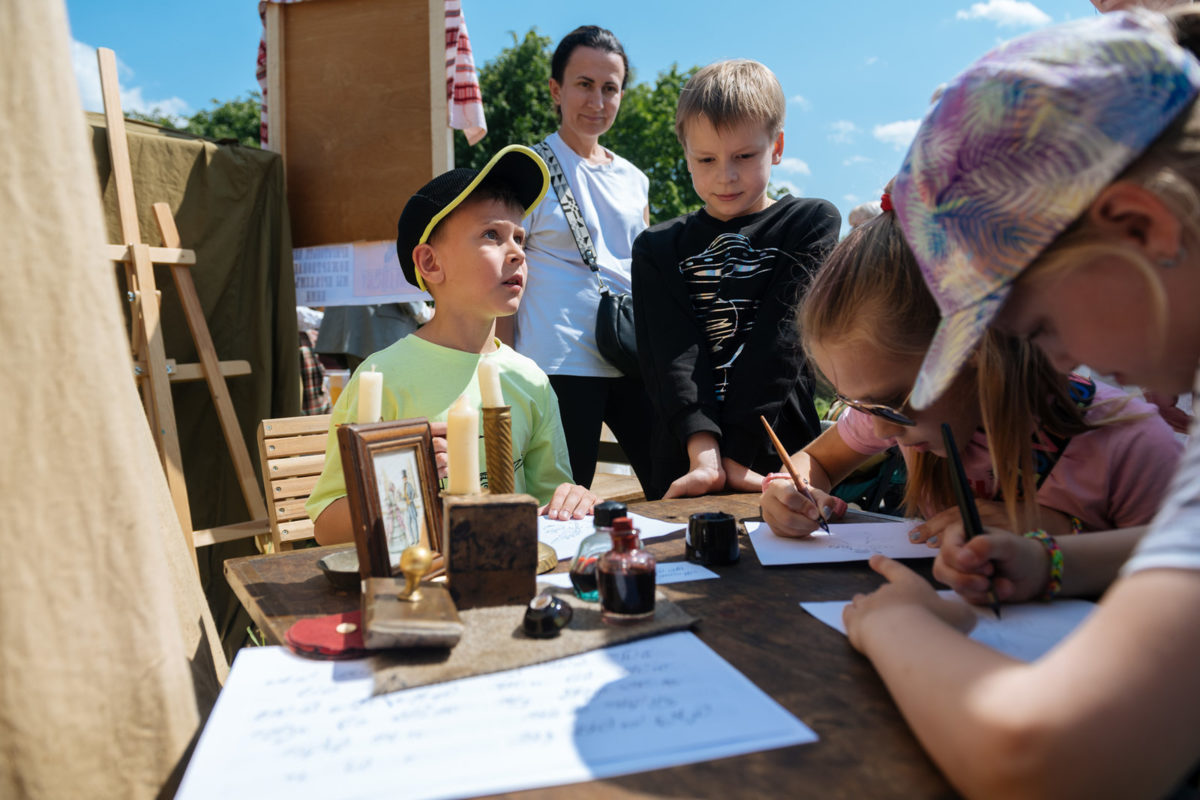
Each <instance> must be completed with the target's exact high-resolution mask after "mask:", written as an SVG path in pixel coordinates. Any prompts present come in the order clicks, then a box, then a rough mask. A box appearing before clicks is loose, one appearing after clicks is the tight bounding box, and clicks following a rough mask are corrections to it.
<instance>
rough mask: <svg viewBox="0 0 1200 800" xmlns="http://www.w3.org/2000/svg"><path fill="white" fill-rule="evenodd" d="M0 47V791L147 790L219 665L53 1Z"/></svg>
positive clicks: (22, 7) (180, 752)
mask: <svg viewBox="0 0 1200 800" xmlns="http://www.w3.org/2000/svg"><path fill="white" fill-rule="evenodd" d="M0 41H3V42H4V43H5V46H4V48H3V49H0V86H2V88H3V91H0V139H2V141H3V142H4V147H3V148H0V186H3V191H0V240H2V241H3V242H4V247H5V281H4V291H3V292H0V341H3V343H4V345H5V348H6V355H7V363H8V365H9V379H8V381H7V382H6V384H5V393H4V399H3V401H2V403H3V413H0V441H3V442H4V444H5V449H6V452H7V453H8V458H6V459H5V461H4V462H3V464H2V465H0V497H3V498H4V514H3V516H2V517H0V546H3V551H4V556H3V563H4V577H3V580H0V633H2V635H0V731H3V734H2V735H0V797H5V798H10V797H11V798H62V797H89V798H150V797H155V796H157V795H158V794H159V792H160V791H161V790H162V787H163V786H164V784H167V783H169V780H170V778H171V776H172V774H173V771H174V770H176V768H177V767H178V766H179V764H180V762H181V759H182V757H183V756H184V754H185V752H186V750H187V747H188V745H189V743H190V742H191V741H192V739H193V737H194V735H195V734H196V732H197V730H198V728H199V726H200V725H201V723H202V721H203V720H204V718H205V717H206V715H207V713H208V710H209V709H210V708H211V705H212V703H213V702H214V700H215V697H216V693H217V691H218V689H219V685H220V684H219V682H220V681H221V680H223V679H224V676H225V674H226V673H227V666H226V664H225V661H224V658H223V656H222V654H221V652H220V650H219V648H217V647H215V645H216V632H215V630H214V627H213V624H212V619H211V617H210V616H209V614H208V610H207V607H206V605H205V603H204V598H203V596H202V594H201V589H200V584H199V581H198V580H197V578H196V574H195V570H194V568H193V567H192V563H191V559H190V557H189V555H188V551H187V545H186V543H185V541H184V539H183V534H182V532H181V531H180V529H179V524H178V522H177V521H176V517H175V514H174V511H173V509H172V507H171V501H170V497H169V495H168V492H167V486H166V481H165V478H164V477H163V472H162V467H161V465H160V464H159V462H158V457H157V453H156V451H155V448H154V444H153V442H152V441H151V438H150V435H149V431H148V429H147V426H146V419H145V416H144V414H143V412H142V408H141V405H140V403H139V401H138V397H137V394H136V391H135V388H134V384H133V381H132V380H131V379H130V372H129V345H128V339H127V334H126V331H125V329H124V326H123V325H122V320H121V311H120V308H119V305H118V300H117V297H118V295H117V287H116V282H115V281H114V278H113V269H112V265H111V263H110V262H107V261H105V259H104V257H103V255H102V254H101V252H100V250H99V245H101V244H103V243H104V241H105V239H106V234H105V229H104V224H103V219H102V215H101V210H100V196H99V192H98V190H97V184H96V171H95V165H94V163H93V162H92V158H91V155H90V153H89V149H88V132H87V128H86V126H85V123H84V117H83V114H82V112H81V110H80V102H79V96H78V90H77V89H76V85H75V80H74V76H73V74H72V70H71V50H70V37H69V34H68V30H67V19H66V11H65V8H64V7H63V3H62V2H61V0H54V1H53V2H15V3H0ZM293 321H294V312H293Z"/></svg>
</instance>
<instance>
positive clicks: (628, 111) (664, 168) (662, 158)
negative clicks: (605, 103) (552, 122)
mask: <svg viewBox="0 0 1200 800" xmlns="http://www.w3.org/2000/svg"><path fill="white" fill-rule="evenodd" d="M695 71H696V67H692V68H691V69H689V70H686V71H683V72H681V71H680V69H679V65H678V64H672V65H671V68H670V69H669V70H667V71H666V72H660V73H659V75H658V80H657V81H656V82H655V84H654V86H650V85H649V84H647V83H639V84H637V85H636V86H631V87H630V88H628V89H626V90H625V97H624V98H623V99H622V100H621V111H620V114H619V115H618V116H617V122H616V124H615V125H613V126H612V128H611V129H610V130H609V132H608V133H606V134H605V135H604V136H602V137H601V138H600V143H601V144H603V145H604V146H605V147H607V148H608V149H610V150H612V151H613V152H614V153H620V154H621V155H622V156H624V157H625V158H627V159H629V160H630V161H632V162H633V163H634V164H636V165H637V167H638V168H639V169H641V170H642V171H643V172H645V173H646V177H648V178H649V179H650V222H651V224H654V223H656V222H662V221H664V220H668V219H672V218H674V217H677V216H679V215H680V214H685V213H687V212H688V211H691V210H693V209H695V208H699V206H700V198H698V197H697V196H696V192H695V191H694V190H693V189H692V176H691V175H690V174H689V173H688V170H687V160H686V159H685V158H684V155H683V147H682V146H681V145H680V144H679V139H677V138H676V137H675V106H677V105H678V104H679V92H680V90H681V89H683V85H684V84H685V83H687V80H688V78H690V77H691V76H692V73H694V72H695Z"/></svg>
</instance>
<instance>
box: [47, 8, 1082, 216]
mask: <svg viewBox="0 0 1200 800" xmlns="http://www.w3.org/2000/svg"><path fill="white" fill-rule="evenodd" d="M323 1H324V2H333V1H334V0H323ZM384 1H386V0H380V2H384ZM418 2H423V0H418ZM66 6H67V16H68V19H69V22H70V26H71V33H72V38H73V40H74V41H73V44H72V59H73V61H74V64H75V70H76V74H77V76H79V79H80V87H81V94H82V97H83V102H84V106H85V107H86V108H88V109H89V110H99V109H100V93H99V80H98V78H97V77H96V67H95V63H96V62H95V48H96V47H98V46H103V47H109V48H112V49H113V50H114V51H116V54H117V59H118V63H119V65H120V78H121V93H122V101H123V104H124V105H125V107H126V108H135V109H140V110H149V109H151V108H154V107H158V108H160V109H161V110H162V111H164V112H166V113H173V114H180V115H188V114H191V113H193V112H195V111H197V110H200V109H203V108H208V107H209V106H210V105H211V101H212V100H213V99H214V98H217V99H220V100H222V101H224V100H228V99H232V98H234V97H237V96H239V95H244V94H245V93H246V92H247V91H249V90H251V89H254V88H257V83H256V81H255V78H254V64H255V56H256V52H257V47H258V40H259V36H260V35H261V30H262V29H261V24H260V22H259V17H258V4H257V2H256V0H205V2H202V3H196V2H191V3H184V2H180V0H167V2H163V3H155V4H153V5H151V6H149V7H147V6H146V5H145V4H144V3H142V2H135V0H105V1H104V2H100V0H67V4H66ZM463 6H464V11H465V14H466V21H467V28H468V31H469V33H470V36H471V43H472V47H473V49H474V52H475V59H476V64H477V65H480V66H481V65H482V64H484V63H485V62H487V61H488V60H490V59H491V58H493V57H494V56H495V55H496V54H497V53H499V52H500V51H501V50H502V49H503V48H505V47H507V46H509V45H511V44H512V42H513V36H514V34H515V35H518V36H523V35H524V34H525V32H526V31H528V30H529V29H530V28H533V27H536V28H537V30H538V32H539V33H541V34H543V35H546V36H550V37H551V38H552V39H554V40H555V41H557V40H558V39H559V38H561V37H562V36H563V35H564V34H566V33H567V32H568V31H570V30H571V29H572V28H574V27H575V26H577V25H582V24H597V25H602V26H604V27H607V28H610V29H612V31H613V32H614V33H616V34H617V36H618V37H619V38H620V39H621V41H622V42H623V44H624V45H625V49H626V51H627V52H628V54H629V59H630V63H631V64H632V67H633V70H634V73H635V75H634V78H635V80H638V81H644V80H651V81H652V80H653V79H654V77H655V76H656V75H657V74H658V73H659V72H660V71H662V70H665V69H669V68H670V66H671V64H673V63H677V64H679V65H680V66H681V67H690V66H693V65H703V64H707V63H709V62H712V61H716V60H718V59H722V58H754V59H757V60H759V61H762V62H763V63H765V64H766V65H767V66H769V67H771V69H773V70H774V71H775V73H776V75H778V76H779V80H780V82H781V83H782V85H783V89H784V92H785V93H786V94H787V96H788V98H789V103H788V118H787V126H786V128H785V147H784V161H783V163H782V164H780V165H779V166H778V167H776V168H775V171H774V173H773V175H772V181H773V182H774V183H775V184H777V185H786V186H788V187H790V188H792V189H793V191H794V192H796V193H799V194H803V195H806V196H810V197H823V198H826V199H828V200H830V201H832V202H833V203H834V204H836V205H837V206H838V208H839V209H841V211H842V216H843V218H844V217H845V216H846V214H847V213H848V212H849V211H850V209H851V208H853V207H854V206H855V205H856V204H858V203H859V202H862V201H864V200H870V199H877V197H878V194H879V190H880V188H881V187H882V186H883V185H884V184H885V183H886V182H887V180H888V179H889V177H890V176H891V174H892V173H893V172H894V171H895V169H896V168H897V167H898V166H899V163H900V160H901V159H902V158H903V155H904V150H905V149H906V147H907V145H908V142H909V140H910V139H911V136H912V132H913V130H914V129H915V127H916V124H917V121H918V120H919V119H920V117H921V115H922V113H923V112H924V109H925V107H926V105H927V103H928V101H929V97H930V95H931V94H932V92H933V90H934V89H935V88H936V87H937V85H938V84H939V83H941V82H943V81H945V80H947V79H948V78H951V77H953V76H954V75H955V74H956V73H957V72H959V71H960V70H961V69H962V68H963V67H964V66H966V65H967V64H968V63H970V62H971V61H972V60H973V59H975V58H977V57H978V56H980V55H982V54H983V53H984V52H986V51H987V50H988V49H990V48H991V47H993V46H994V45H995V44H996V43H998V42H1000V41H1003V40H1005V39H1009V38H1012V37H1013V36H1017V35H1019V34H1021V33H1024V32H1026V31H1029V30H1032V29H1034V28H1037V27H1041V26H1043V25H1046V24H1051V23H1053V22H1060V21H1064V20H1067V19H1077V18H1080V17H1089V16H1093V15H1094V14H1095V13H1096V12H1095V11H1094V10H1093V8H1092V6H1091V4H1090V3H1088V2H1087V0H1034V1H1033V2H1027V1H1026V0H983V1H982V2H971V1H970V0H921V2H913V3H904V2H897V0H857V2H855V1H852V0H832V1H831V2H812V0H759V2H736V0H691V1H690V2H679V1H677V0H607V2H604V3H597V4H595V5H585V4H583V3H577V2H565V1H564V0H555V1H554V2H547V1H546V0H463ZM617 124H618V125H620V124H621V121H620V119H619V118H618V120H617Z"/></svg>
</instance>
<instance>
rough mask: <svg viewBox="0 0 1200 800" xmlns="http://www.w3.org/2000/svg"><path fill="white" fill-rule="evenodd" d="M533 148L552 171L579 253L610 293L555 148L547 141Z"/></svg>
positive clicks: (597, 280) (551, 177) (555, 191)
mask: <svg viewBox="0 0 1200 800" xmlns="http://www.w3.org/2000/svg"><path fill="white" fill-rule="evenodd" d="M533 150H534V151H535V152H536V153H537V154H538V155H539V156H541V157H542V161H545V162H546V168H547V170H549V172H550V185H551V186H553V187H554V193H555V194H556V195H558V204H559V205H560V206H561V207H562V210H563V215H564V216H565V217H566V218H567V227H568V228H570V229H571V236H572V237H574V239H575V246H576V247H578V248H579V255H580V257H581V258H582V259H583V263H584V264H587V266H588V268H589V269H591V271H592V272H594V273H596V283H598V284H600V293H601V294H608V286H606V285H605V283H604V278H602V277H601V276H600V267H599V266H597V264H596V248H595V247H593V246H592V237H591V234H589V233H588V229H587V225H586V224H584V221H583V214H582V213H580V211H579V204H578V203H576V202H575V195H574V194H573V193H572V192H571V184H569V183H567V176H566V175H564V174H563V171H562V167H561V166H560V165H559V163H558V157H557V156H555V155H554V150H552V149H551V148H550V145H549V144H548V143H547V142H545V141H541V142H538V143H537V144H535V145H534V146H533Z"/></svg>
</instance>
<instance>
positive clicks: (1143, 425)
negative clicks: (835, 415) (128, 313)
mask: <svg viewBox="0 0 1200 800" xmlns="http://www.w3.org/2000/svg"><path fill="white" fill-rule="evenodd" d="M1122 402H1124V405H1121V403H1122ZM1084 417H1085V419H1086V420H1087V421H1088V422H1090V423H1092V424H1093V425H1095V424H1099V423H1101V422H1103V421H1104V420H1106V419H1109V418H1113V419H1117V420H1122V421H1120V422H1113V423H1110V424H1108V425H1101V426H1100V427H1099V428H1095V429H1093V430H1090V431H1087V432H1085V433H1081V434H1078V435H1077V436H1074V437H1072V439H1071V441H1070V442H1068V443H1067V448H1066V450H1064V451H1063V453H1062V455H1061V456H1060V457H1059V459H1058V463H1056V464H1055V465H1054V468H1053V469H1052V470H1051V471H1050V474H1049V475H1048V476H1047V477H1046V480H1045V482H1043V483H1042V486H1041V488H1040V489H1038V493H1037V499H1038V504H1039V505H1041V506H1044V507H1046V508H1052V509H1054V510H1055V511H1061V512H1062V513H1064V514H1067V515H1069V516H1072V517H1078V518H1079V520H1080V521H1081V522H1082V523H1083V527H1084V530H1107V529H1109V528H1125V527H1130V526H1133V525H1144V524H1146V523H1148V522H1149V521H1150V519H1151V517H1153V516H1154V513H1155V512H1156V511H1157V510H1158V507H1159V505H1160V503H1161V502H1162V499H1163V497H1164V496H1165V495H1166V492H1167V488H1168V485H1169V483H1170V481H1171V476H1172V475H1174V474H1175V467H1176V465H1177V464H1178V462H1179V455H1180V453H1181V452H1182V450H1183V445H1182V444H1181V443H1180V441H1179V440H1178V439H1176V438H1175V435H1174V434H1173V433H1172V432H1171V428H1170V426H1168V425H1167V423H1166V422H1165V421H1163V419H1162V417H1161V416H1159V414H1158V409H1157V408H1155V407H1154V406H1152V405H1150V404H1149V403H1147V402H1146V401H1145V400H1142V399H1141V398H1137V397H1130V396H1128V395H1126V394H1125V393H1124V392H1122V391H1121V390H1120V389H1116V388H1114V387H1112V386H1108V385H1106V384H1103V383H1100V382H1099V381H1097V382H1096V396H1095V398H1094V399H1093V400H1092V404H1091V405H1090V406H1088V409H1087V412H1086V413H1085V415H1084ZM1128 417H1136V419H1126V418H1128ZM837 431H838V435H840V436H841V437H842V440H843V441H844V442H845V443H846V444H847V445H848V446H849V447H850V448H851V449H852V450H855V451H856V452H859V453H863V454H864V455H873V454H875V453H879V452H881V451H883V450H886V449H887V448H889V447H891V446H892V445H893V444H895V443H896V442H895V440H894V439H880V438H878V437H877V436H875V433H874V426H873V425H872V422H871V417H870V415H868V414H864V413H862V412H861V411H855V410H854V409H846V411H845V412H844V413H843V414H842V416H841V417H840V418H839V419H838V422H837ZM900 450H901V451H902V452H903V453H904V458H905V461H908V460H909V458H910V457H911V455H912V453H911V448H908V447H903V446H902V447H901V448H900ZM962 460H963V469H964V470H965V471H966V473H967V479H968V480H969V481H970V482H971V488H972V490H973V491H974V493H975V496H976V497H984V498H991V497H993V496H994V495H995V492H996V478H995V475H994V474H993V473H992V462H991V459H990V458H989V456H988V444H987V436H986V435H985V434H984V432H983V429H982V428H980V429H979V430H977V431H975V435H974V436H972V437H971V440H970V441H969V442H968V443H967V445H966V447H964V448H963V449H962Z"/></svg>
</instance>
